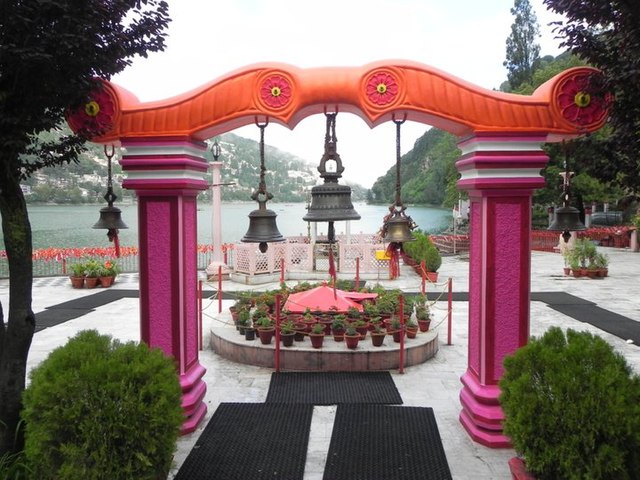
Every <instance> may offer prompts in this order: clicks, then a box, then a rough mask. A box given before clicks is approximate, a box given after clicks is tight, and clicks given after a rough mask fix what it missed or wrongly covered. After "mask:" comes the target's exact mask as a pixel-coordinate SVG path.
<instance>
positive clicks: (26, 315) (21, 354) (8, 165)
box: [0, 158, 35, 455]
mask: <svg viewBox="0 0 640 480" xmlns="http://www.w3.org/2000/svg"><path fill="white" fill-rule="evenodd" d="M12 165H13V162H10V161H6V160H5V159H4V158H3V159H2V161H0V215H1V216H2V231H3V235H4V242H5V249H6V252H7V259H8V262H9V309H8V315H7V318H6V320H5V318H4V312H6V311H7V310H6V308H2V305H1V304H0V455H2V454H3V453H5V452H9V451H19V450H21V449H22V447H23V444H24V441H23V440H24V435H23V432H22V429H20V430H19V427H20V410H21V408H22V392H23V390H24V388H25V382H26V371H27V356H28V354H29V347H30V346H31V340H32V338H33V332H34V330H35V315H34V314H33V311H32V310H31V299H32V297H31V294H32V292H31V289H32V286H33V271H32V267H33V261H32V257H31V254H32V248H33V247H32V242H31V224H30V223H29V215H28V212H27V205H26V202H25V199H24V195H23V193H22V190H21V188H20V178H19V176H18V171H19V170H18V169H15V168H12Z"/></svg>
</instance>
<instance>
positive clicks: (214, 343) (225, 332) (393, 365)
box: [210, 324, 438, 371]
mask: <svg viewBox="0 0 640 480" xmlns="http://www.w3.org/2000/svg"><path fill="white" fill-rule="evenodd" d="M210 333H211V338H210V345H211V348H212V350H213V351H214V352H215V353H217V354H218V355H220V356H221V357H224V358H226V359H228V360H232V361H234V362H238V363H243V364H247V365H256V366H260V367H267V368H275V336H274V339H273V340H272V342H271V344H270V345H263V344H262V343H261V342H260V339H259V338H258V337H257V333H256V339H255V340H245V338H244V336H243V335H240V334H239V333H238V331H237V330H236V329H235V327H234V326H233V325H232V324H226V325H220V326H214V327H213V328H211V330H210ZM404 345H405V352H404V353H405V355H404V357H405V362H404V366H405V367H409V366H412V365H418V364H421V363H424V362H426V361H427V360H428V359H430V358H431V357H433V356H434V355H435V354H436V352H437V351H438V331H437V329H436V330H429V331H427V332H424V333H420V332H419V333H418V335H417V336H416V338H413V339H410V338H406V337H405V342H404ZM399 367H400V344H399V343H395V342H394V341H393V337H392V336H391V335H387V336H386V337H385V340H384V343H383V345H382V346H380V347H374V346H373V345H372V344H371V338H370V337H369V334H367V336H366V338H365V339H364V340H360V342H359V343H358V347H357V348H356V349H355V350H351V349H348V348H347V345H346V344H345V342H344V341H342V342H336V341H335V340H334V339H333V337H332V336H326V337H325V339H324V342H323V346H322V348H319V349H316V348H313V347H312V346H311V340H310V339H309V338H305V339H304V340H303V341H301V342H294V343H293V345H292V346H291V347H283V346H281V347H280V368H281V369H282V370H307V371H369V370H396V369H398V368H399Z"/></svg>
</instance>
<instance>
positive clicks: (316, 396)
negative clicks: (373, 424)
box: [266, 372, 402, 405]
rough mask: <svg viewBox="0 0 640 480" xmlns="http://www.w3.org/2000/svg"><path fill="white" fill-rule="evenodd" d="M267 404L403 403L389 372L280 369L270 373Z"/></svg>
mask: <svg viewBox="0 0 640 480" xmlns="http://www.w3.org/2000/svg"><path fill="white" fill-rule="evenodd" d="M266 402H267V403H287V404H291V403H305V404H311V405H337V404H342V403H375V404H401V403H402V397H401V396H400V392H398V388H397V387H396V384H395V382H394V381H393V378H392V377H391V374H390V373H389V372H280V373H272V374H271V382H270V383H269V392H268V393H267V400H266Z"/></svg>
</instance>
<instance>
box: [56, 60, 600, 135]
mask: <svg viewBox="0 0 640 480" xmlns="http://www.w3.org/2000/svg"><path fill="white" fill-rule="evenodd" d="M598 74H599V72H598V70H596V69H593V68H590V67H577V68H572V69H569V70H567V71H565V72H562V73H560V74H558V75H556V76H555V77H554V78H552V79H551V80H549V81H547V82H546V83H545V84H543V85H542V86H541V87H540V88H538V89H537V90H536V91H535V92H534V93H533V94H532V95H530V96H524V95H514V94H507V93H502V92H497V91H493V90H487V89H484V88H481V87H478V86H476V85H473V84H471V83H468V82H466V81H464V80H461V79H459V78H456V77H454V76H452V75H449V74H447V73H445V72H442V71H440V70H438V69H435V68H432V67H429V66H427V65H423V64H420V63H416V62H410V61H399V60H396V61H381V62H376V63H371V64H367V65H364V66H360V67H323V68H310V69H301V68H298V67H294V66H291V65H286V64H279V63H263V64H256V65H251V66H247V67H244V68H241V69H238V70H236V71H234V72H231V73H229V74H227V75H225V76H223V77H220V78H217V79H215V80H213V81H211V82H209V83H207V84H205V85H202V86H201V87H198V88H196V89H194V90H192V91H189V92H186V93H184V94H181V95H178V96H176V97H172V98H168V99H165V100H161V101H155V102H147V103H142V102H140V101H139V100H138V99H137V98H136V97H135V95H133V94H132V93H131V92H129V91H127V90H125V89H124V88H122V87H120V86H118V85H116V84H114V83H111V82H104V85H105V87H106V88H105V90H104V91H103V92H102V96H101V97H100V96H99V95H97V96H94V97H93V98H92V101H95V102H97V103H98V104H99V105H100V109H99V110H100V113H98V114H96V113H95V109H94V110H91V109H88V108H87V106H88V105H89V104H87V105H85V106H84V107H83V108H80V109H78V110H76V111H74V112H72V113H71V114H70V115H69V116H68V119H69V123H70V125H71V126H72V128H74V130H76V131H77V130H79V129H81V128H83V126H84V127H87V125H89V124H91V121H93V122H94V124H95V123H98V125H97V126H98V127H100V128H99V129H97V130H96V132H98V133H97V134H95V135H94V136H93V137H94V138H93V139H94V141H96V142H100V143H107V142H113V143H117V142H118V141H119V139H121V138H132V137H134V138H145V137H159V136H172V137H173V136H179V137H192V138H196V139H206V138H211V137H213V136H216V135H218V134H221V133H224V132H225V131H229V130H232V129H235V128H238V127H241V126H244V125H247V124H251V123H253V122H254V121H255V119H256V117H258V118H260V119H262V118H264V117H269V119H270V120H271V121H275V122H278V123H280V124H282V125H285V126H287V127H289V128H291V129H293V128H294V127H295V126H296V125H297V124H298V123H299V122H300V121H301V120H302V119H304V118H305V117H307V116H309V115H312V114H317V113H322V112H324V111H342V112H345V111H346V112H351V113H354V114H356V115H358V116H360V117H361V118H362V119H363V120H364V121H365V122H366V123H367V124H368V125H369V126H371V127H373V126H375V125H378V124H380V123H382V122H384V121H387V120H390V119H391V117H392V115H393V114H401V115H406V117H407V119H409V120H413V121H416V122H421V123H425V124H429V125H433V126H435V127H438V128H441V129H444V130H447V131H449V132H451V133H453V134H455V135H458V136H468V135H472V134H477V133H486V132H495V133H506V132H510V133H519V134H537V135H540V134H546V135H547V136H548V139H549V140H552V139H553V138H554V137H555V138H562V137H567V136H573V135H576V134H579V133H586V132H590V131H595V130H597V129H599V128H600V127H601V126H602V125H603V124H604V122H605V121H606V116H607V115H606V114H607V105H606V102H605V101H604V99H600V98H597V97H596V96H593V97H592V96H590V95H588V94H587V93H586V87H587V84H588V83H589V82H588V79H589V77H590V76H592V75H598ZM95 126H96V125H93V127H95ZM93 127H92V128H93Z"/></svg>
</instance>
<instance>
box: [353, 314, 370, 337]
mask: <svg viewBox="0 0 640 480" xmlns="http://www.w3.org/2000/svg"><path fill="white" fill-rule="evenodd" d="M351 325H353V328H355V329H356V331H357V332H358V333H359V334H360V336H361V337H362V338H363V339H364V337H366V336H367V332H368V331H369V322H367V321H366V320H363V319H362V318H359V319H357V320H355V321H353V322H351Z"/></svg>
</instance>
